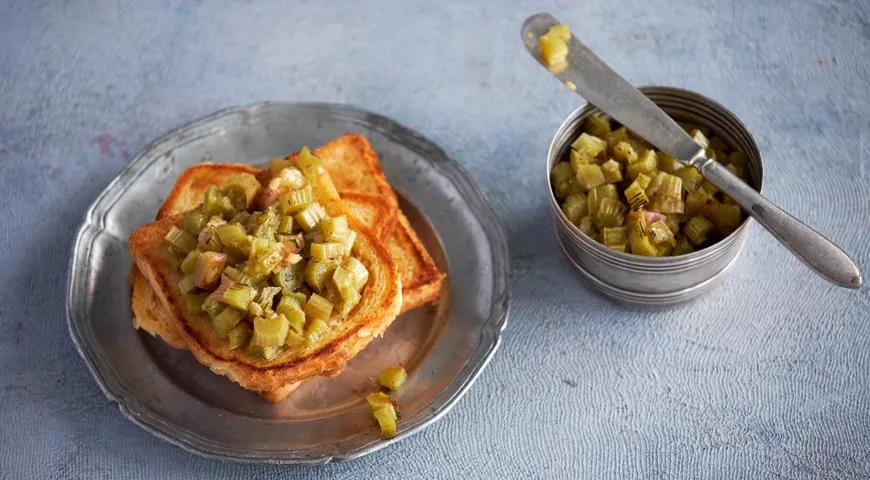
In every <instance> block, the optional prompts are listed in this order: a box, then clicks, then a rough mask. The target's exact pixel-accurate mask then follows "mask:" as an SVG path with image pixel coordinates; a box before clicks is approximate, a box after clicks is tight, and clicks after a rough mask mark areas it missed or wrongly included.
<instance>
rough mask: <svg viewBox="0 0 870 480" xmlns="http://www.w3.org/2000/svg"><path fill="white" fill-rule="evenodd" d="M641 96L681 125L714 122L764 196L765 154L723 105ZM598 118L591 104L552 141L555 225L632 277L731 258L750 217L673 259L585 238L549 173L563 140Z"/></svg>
mask: <svg viewBox="0 0 870 480" xmlns="http://www.w3.org/2000/svg"><path fill="white" fill-rule="evenodd" d="M638 90H640V91H641V92H643V93H644V94H645V95H646V96H647V97H649V98H650V100H652V101H653V102H654V103H655V104H656V105H660V106H661V105H664V109H666V110H671V111H673V110H680V112H679V114H678V115H675V116H677V117H678V119H679V120H680V121H689V122H692V123H696V124H701V125H707V124H712V123H713V122H709V121H708V120H707V119H708V118H712V119H715V120H716V122H715V125H716V127H715V128H713V127H711V128H713V129H714V130H716V132H717V134H719V135H721V136H724V137H726V139H727V140H729V142H730V143H731V144H733V145H736V146H738V147H740V148H741V149H742V150H743V151H744V152H745V153H746V156H747V164H748V165H749V170H750V176H751V177H752V180H753V182H752V183H753V188H755V189H756V190H757V191H759V192H761V187H762V185H763V178H764V167H763V162H762V158H761V153H760V151H759V150H758V145H757V143H756V142H755V139H754V138H753V137H752V135H751V134H750V133H749V130H748V129H747V128H746V126H745V125H744V124H743V122H741V121H740V120H739V119H738V118H737V116H736V115H734V114H733V113H732V112H731V111H730V110H728V109H727V108H726V107H725V106H723V105H722V104H720V103H719V102H716V101H715V100H712V99H710V98H708V97H706V96H704V95H701V94H699V93H696V92H692V91H689V90H685V89H681V88H676V87H666V86H642V87H638ZM699 111H702V112H703V113H704V115H703V116H700V115H698V114H697V113H696V112H699ZM593 113H603V112H602V110H601V109H599V108H598V107H596V106H594V105H592V104H591V103H586V104H584V105H582V106H581V107H579V108H577V109H576V110H574V111H573V112H571V113H570V114H569V115H568V116H567V118H566V119H565V120H564V121H563V122H562V124H561V125H560V126H559V128H558V129H557V130H556V133H555V134H554V135H553V139H552V140H551V141H550V147H549V149H548V150H547V162H546V168H547V171H546V179H547V190H548V196H549V199H550V205H551V207H552V208H553V210H554V212H555V216H556V219H557V220H558V221H559V224H560V225H561V226H562V227H563V228H564V229H565V231H566V233H568V234H569V235H570V236H571V238H572V239H573V240H574V241H575V242H577V243H579V244H581V245H582V246H583V247H585V251H586V253H588V254H589V255H591V256H593V257H596V258H598V259H599V260H603V261H604V262H606V263H608V264H609V265H610V266H612V267H616V268H623V269H625V270H631V271H643V272H667V273H678V272H681V271H685V270H689V269H691V268H693V267H696V266H697V265H699V264H702V263H707V262H710V261H712V260H714V259H716V258H719V257H721V256H722V255H727V254H728V252H729V249H728V248H727V247H728V246H730V245H732V244H734V243H735V242H737V241H739V238H740V237H741V236H742V235H743V234H744V232H745V231H746V229H747V228H748V227H747V225H749V220H750V219H751V217H749V216H747V217H746V218H745V219H744V220H743V222H742V223H741V224H740V226H739V227H737V228H736V229H735V230H734V231H733V232H731V233H730V234H729V235H728V236H726V237H725V238H723V239H721V240H719V241H718V242H716V243H714V244H712V245H710V246H707V247H705V248H702V249H700V250H697V251H694V252H692V253H688V254H685V255H679V256H674V257H645V256H641V255H634V254H631V253H623V252H617V251H615V250H611V249H609V248H607V247H606V246H604V244H602V243H599V242H597V241H595V240H594V239H593V238H591V237H589V236H588V235H586V234H585V233H583V232H581V231H580V229H579V228H577V226H576V225H574V224H573V223H571V222H570V221H569V220H568V217H566V216H565V213H564V212H562V208H561V206H560V205H559V202H558V200H557V199H556V195H555V193H554V192H553V185H552V179H551V177H550V171H551V170H552V166H553V165H554V164H555V163H556V162H557V161H559V159H561V158H562V157H563V153H564V150H565V148H566V146H567V145H570V143H568V142H563V141H561V138H562V137H565V136H566V135H568V132H571V131H574V130H575V127H576V125H577V124H578V123H579V122H580V121H581V118H585V117H586V116H588V115H589V114H593ZM669 114H670V113H669ZM696 119H700V120H696ZM568 148H570V147H568Z"/></svg>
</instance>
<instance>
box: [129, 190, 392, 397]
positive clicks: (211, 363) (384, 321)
mask: <svg viewBox="0 0 870 480" xmlns="http://www.w3.org/2000/svg"><path fill="white" fill-rule="evenodd" d="M324 206H325V207H326V210H327V211H328V212H329V213H330V214H331V215H340V214H346V213H348V212H347V210H346V208H345V207H344V206H343V204H342V203H341V202H340V201H336V202H325V205H324ZM181 217H182V214H178V215H174V216H171V217H168V218H165V219H162V220H158V221H155V222H152V223H150V224H147V225H145V226H143V227H140V228H139V229H137V230H136V231H134V232H133V234H132V235H131V236H130V250H131V253H132V255H133V258H134V260H135V262H136V266H137V268H138V269H139V271H140V272H141V274H142V275H143V276H144V278H145V279H146V280H147V281H148V283H149V284H150V286H151V288H152V289H153V291H154V292H155V293H156V296H157V298H158V299H159V300H160V304H161V305H162V306H163V308H164V309H165V312H166V314H167V315H165V317H164V318H165V320H164V321H167V322H169V323H171V324H172V327H170V328H167V329H165V330H164V333H166V334H167V336H166V337H164V338H167V337H170V338H173V340H178V339H180V340H183V343H184V345H185V346H186V347H187V348H188V349H189V350H190V351H191V352H192V353H193V355H194V356H195V357H196V359H197V360H198V361H199V362H200V363H202V364H204V365H206V366H208V367H209V368H210V369H211V370H212V371H213V372H214V373H217V374H220V375H224V376H227V377H228V378H230V379H231V380H233V381H235V382H236V383H238V384H239V385H241V386H242V387H244V388H246V389H248V390H252V391H254V392H258V393H261V394H262V395H263V396H264V398H266V399H267V400H273V401H274V400H278V399H280V398H283V396H282V394H284V395H286V392H287V391H289V390H290V389H291V388H292V387H291V385H292V384H295V383H298V382H300V381H302V380H305V379H307V378H309V377H312V376H316V375H324V376H333V375H337V374H338V373H339V372H341V370H342V369H343V368H344V365H345V364H346V362H347V360H348V359H350V358H352V357H353V356H354V355H356V354H357V353H358V352H359V351H360V350H362V349H363V348H364V347H365V346H366V345H368V343H369V342H370V341H371V340H372V339H373V338H375V337H376V336H380V335H382V334H383V332H384V330H386V328H387V327H388V326H389V325H390V323H391V322H392V321H393V320H394V319H395V317H396V316H397V315H398V313H399V309H400V307H401V298H402V293H401V279H400V277H399V272H398V268H397V266H396V264H395V262H394V261H393V259H392V256H391V255H390V254H389V252H388V251H387V249H386V248H385V247H384V246H382V245H381V243H380V241H379V239H378V238H377V237H376V236H375V235H374V234H373V233H372V232H371V231H370V230H369V229H367V228H365V227H364V226H363V225H361V224H360V223H359V222H358V221H357V220H356V219H355V218H354V217H353V216H350V218H349V223H350V224H351V228H353V229H354V230H356V231H357V234H358V236H357V241H356V244H355V247H354V254H355V255H356V256H357V257H358V258H359V260H360V261H361V262H362V263H363V264H364V265H365V266H366V268H368V270H369V272H370V277H369V283H368V284H366V286H365V287H364V290H363V295H362V299H361V300H360V303H359V304H358V305H357V306H356V307H355V308H354V310H353V311H352V312H351V314H350V315H349V316H348V317H347V318H346V319H344V320H343V321H341V322H336V323H335V324H333V325H332V326H331V328H330V330H329V331H328V333H327V334H326V336H325V337H323V338H322V339H321V340H319V341H318V342H316V343H314V344H311V345H308V344H304V345H302V346H300V347H297V348H294V349H290V350H288V351H285V352H283V353H282V354H280V355H279V356H278V357H277V358H275V359H273V360H265V359H262V358H256V357H253V356H250V355H247V354H246V353H244V352H243V351H241V350H230V349H229V348H228V347H227V346H226V344H225V343H224V341H223V340H221V339H220V338H218V336H217V335H216V333H215V332H214V329H213V328H212V326H211V320H210V319H209V318H208V316H207V315H206V314H204V313H197V314H186V313H185V312H184V307H183V303H182V296H181V293H180V291H179V290H178V287H177V283H178V281H179V280H180V279H181V275H180V262H181V258H180V257H179V255H176V254H173V253H171V252H170V251H169V250H168V249H167V248H166V246H165V243H164V241H163V238H164V236H165V235H166V233H167V232H168V231H169V228H170V227H171V226H172V225H176V224H178V223H179V222H180V220H181ZM134 281H135V280H134ZM174 335H177V337H175V336H174ZM161 336H163V335H161Z"/></svg>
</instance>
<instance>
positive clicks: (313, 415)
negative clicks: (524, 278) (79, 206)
mask: <svg viewBox="0 0 870 480" xmlns="http://www.w3.org/2000/svg"><path fill="white" fill-rule="evenodd" d="M346 132H360V133H363V134H364V135H366V136H367V137H368V138H369V140H371V142H372V145H373V146H374V148H375V150H376V151H377V152H378V154H379V156H380V158H381V163H382V165H383V168H384V171H385V173H386V175H387V177H388V178H389V180H390V183H391V184H392V185H393V187H394V188H395V189H396V191H397V192H398V193H399V194H400V203H401V208H402V210H403V211H404V212H405V214H406V216H407V217H408V218H409V220H410V221H411V223H412V225H413V227H414V228H415V230H416V231H417V232H418V234H419V236H420V238H421V240H422V241H423V242H424V243H425V244H426V246H427V248H428V249H429V251H430V252H432V254H433V257H434V258H435V260H436V262H437V263H438V264H439V266H440V267H441V268H442V269H443V270H444V271H446V272H448V275H449V281H448V282H447V285H446V286H445V289H444V292H443V293H442V296H441V300H440V301H439V302H438V304H437V305H434V306H432V307H424V308H420V309H417V310H414V311H411V312H408V313H406V314H404V315H402V316H400V317H399V318H398V319H397V320H396V321H395V322H394V324H393V325H392V326H391V327H390V328H389V330H388V331H387V333H386V334H385V336H384V337H383V338H381V339H378V340H375V341H373V342H372V343H371V344H370V345H369V346H368V348H366V349H365V350H364V351H363V352H361V353H360V354H359V355H358V356H357V357H356V358H354V359H353V360H351V361H350V362H349V364H348V368H347V369H346V371H345V372H343V373H342V374H341V375H339V376H338V377H335V378H316V379H313V380H310V381H307V382H305V384H303V386H302V387H300V388H299V389H297V391H295V392H294V393H293V394H292V395H291V396H290V397H289V398H288V399H287V400H285V401H283V402H281V403H278V404H275V405H272V404H268V403H266V402H265V401H263V400H261V399H260V398H259V397H257V396H255V395H253V394H251V393H249V392H246V391H244V390H242V389H241V388H239V387H238V386H236V385H235V384H233V383H231V382H229V381H228V380H226V379H225V378H223V377H219V376H216V375H213V374H211V373H210V372H209V371H208V370H207V369H206V368H205V367H203V366H201V365H199V364H198V363H197V362H196V361H194V360H193V357H192V356H191V355H190V354H188V353H186V352H181V351H177V350H173V349H172V348H170V347H168V346H166V345H165V344H163V343H162V342H161V341H160V340H159V339H156V338H152V337H150V336H149V335H148V334H146V333H142V332H139V331H136V330H134V329H133V327H132V325H131V321H132V319H131V312H130V307H129V305H130V289H129V285H128V283H127V274H128V272H129V271H130V267H131V259H130V256H129V254H128V250H127V238H128V236H129V235H130V233H131V232H132V231H133V230H134V229H135V228H136V227H138V226H140V225H142V224H145V223H147V222H149V221H151V220H152V219H153V218H154V215H155V214H156V212H157V208H158V207H159V205H160V204H161V203H162V202H163V199H164V198H165V197H166V195H167V194H168V193H169V190H170V188H171V187H172V184H173V183H174V181H175V179H176V177H177V176H178V175H179V173H180V172H181V171H183V170H184V169H185V168H187V167H189V166H190V165H192V164H195V163H197V162H201V161H206V160H207V161H218V162H221V161H223V162H247V163H260V162H263V161H265V160H267V159H270V158H274V157H279V156H284V155H286V154H287V153H289V152H292V151H294V150H297V149H299V148H300V147H302V146H303V145H311V146H317V145H320V144H322V143H324V142H326V141H327V140H329V139H331V138H334V137H336V136H339V135H341V134H343V133H346ZM508 259H509V256H508V250H507V244H506V241H505V237H504V234H503V233H502V231H501V228H500V226H499V222H498V220H497V218H496V216H495V214H494V213H493V211H492V209H491V208H490V206H489V205H488V204H487V202H486V201H485V199H484V197H483V195H482V193H481V192H480V190H479V189H478V188H477V186H475V185H474V183H473V182H472V180H471V179H470V178H469V176H468V174H467V173H466V172H465V171H464V170H463V169H462V168H461V167H460V166H459V165H457V164H456V163H455V162H453V161H452V160H450V159H449V158H447V156H446V155H445V153H444V152H443V151H442V150H441V149H440V148H438V147H437V146H436V145H434V144H433V143H431V142H430V141H428V140H426V139H425V138H423V137H422V136H421V135H419V134H417V133H415V132H413V131H411V130H409V129H407V128H405V127H403V126H401V125H399V124H398V123H396V122H395V121H393V120H390V119H388V118H385V117H383V116H380V115H376V114H373V113H369V112H365V111H362V110H358V109H355V108H352V107H348V106H343V105H330V104H315V103H301V104H299V103H276V102H267V103H260V104H255V105H251V106H248V107H239V108H230V109H227V110H223V111H220V112H218V113H215V114H213V115H211V116H209V117H206V118H204V119H202V120H199V121H196V122H194V123H191V124H189V125H187V126H184V127H182V128H180V129H178V130H176V131H174V132H172V133H170V134H168V135H166V136H164V137H163V138H160V139H159V140H157V141H155V142H154V143H152V144H151V145H149V146H148V147H147V148H146V149H145V150H144V151H143V152H142V153H141V154H140V155H139V156H138V157H136V159H134V160H133V161H132V162H131V163H130V165H129V166H127V168H125V169H124V171H123V172H121V174H120V175H119V176H118V177H117V178H116V179H115V180H114V181H113V182H112V183H111V184H110V185H109V186H108V187H107V188H106V190H105V191H104V192H103V193H102V194H101V195H100V196H99V197H98V198H97V200H96V201H95V202H94V204H93V205H92V206H91V208H90V209H89V210H88V212H87V214H86V216H85V221H84V224H83V225H82V227H81V229H80V230H79V233H78V236H77V238H76V243H75V247H74V250H73V255H72V261H71V266H70V275H69V285H68V291H67V318H68V323H69V329H70V334H71V335H72V338H73V341H74V342H75V344H76V346H77V348H78V350H79V353H80V354H81V355H82V357H83V358H84V359H85V362H86V363H87V365H88V367H89V368H90V370H91V372H92V373H93V375H94V378H95V379H96V380H97V383H98V384H99V385H100V388H101V389H102V390H103V392H104V393H105V394H106V396H108V397H109V398H110V399H111V400H114V401H116V402H118V405H119V407H120V409H121V412H122V413H123V414H124V415H126V416H127V417H128V418H130V420H132V421H133V422H134V423H136V424H137V425H139V426H141V427H142V428H144V429H145V430H147V431H149V432H151V433H153V434H154V435H156V436H157V437H159V438H161V439H163V440H166V441H168V442H170V443H173V444H175V445H178V446H180V447H182V448H184V449H186V450H189V451H191V452H194V453H197V454H200V455H204V456H207V457H213V458H220V459H227V460H234V461H243V462H258V463H277V464H300V463H308V464H318V463H327V462H329V461H333V460H342V459H350V458H355V457H359V456H362V455H365V454H367V453H371V452H374V451H376V450H378V449H380V448H383V447H385V446H387V445H389V444H391V443H393V442H397V441H400V440H402V439H403V438H406V437H408V436H410V435H412V434H414V433H416V432H418V431H420V430H421V429H422V428H423V427H425V426H427V425H430V424H431V423H433V422H434V421H435V420H437V419H438V418H440V417H441V416H443V415H444V414H445V413H447V411H448V410H449V409H450V408H451V407H452V406H453V405H455V403H456V402H457V401H458V400H459V398H460V397H461V396H462V394H463V393H464V392H465V391H466V390H467V389H468V388H469V387H470V386H471V384H472V383H473V382H474V380H475V378H476V377H477V376H478V375H479V374H480V372H481V371H482V370H483V368H484V367H485V366H486V364H487V362H488V361H489V359H490V358H491V356H492V355H493V353H494V352H495V350H496V349H497V347H498V345H499V341H500V334H501V331H502V329H503V328H504V326H505V322H506V321H507V316H508V297H509V284H508V272H509V265H508ZM396 364H404V365H405V366H406V367H407V368H408V370H409V374H410V375H409V380H408V382H407V383H406V384H405V386H404V387H402V389H401V390H400V391H399V392H398V393H397V394H396V395H395V396H394V398H395V400H396V402H397V404H398V405H399V407H400V409H401V419H400V421H399V434H398V436H396V437H395V438H394V439H391V440H386V441H385V440H381V439H380V438H379V436H378V432H377V428H376V426H375V425H374V424H373V422H372V420H371V418H370V414H369V412H368V407H367V406H366V403H365V399H364V396H365V394H366V393H368V392H371V391H372V390H373V388H374V387H373V385H374V383H373V380H374V378H375V376H376V375H377V373H378V372H379V371H380V369H382V368H383V367H386V366H391V365H396Z"/></svg>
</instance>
